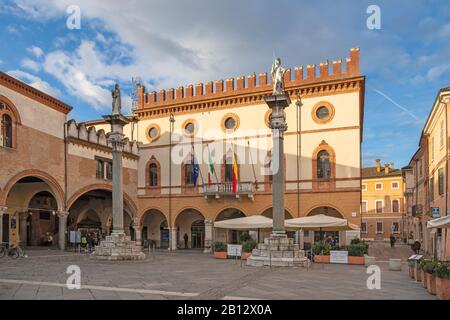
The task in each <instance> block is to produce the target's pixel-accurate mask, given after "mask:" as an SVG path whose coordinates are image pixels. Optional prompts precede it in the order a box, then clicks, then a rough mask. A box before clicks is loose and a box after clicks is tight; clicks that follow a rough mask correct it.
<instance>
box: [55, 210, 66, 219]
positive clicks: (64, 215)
mask: <svg viewBox="0 0 450 320" xmlns="http://www.w3.org/2000/svg"><path fill="white" fill-rule="evenodd" d="M56 214H57V215H58V217H59V218H60V219H63V218H67V217H68V216H69V211H57V212H56Z"/></svg>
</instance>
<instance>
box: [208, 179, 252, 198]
mask: <svg viewBox="0 0 450 320" xmlns="http://www.w3.org/2000/svg"><path fill="white" fill-rule="evenodd" d="M203 193H204V195H205V198H208V197H209V196H214V197H215V198H216V199H219V198H220V197H222V196H233V197H236V198H239V197H240V196H241V195H247V196H248V197H249V198H250V199H252V200H253V194H254V193H255V183H254V182H238V184H237V192H233V183H232V182H223V183H212V184H205V185H204V186H203Z"/></svg>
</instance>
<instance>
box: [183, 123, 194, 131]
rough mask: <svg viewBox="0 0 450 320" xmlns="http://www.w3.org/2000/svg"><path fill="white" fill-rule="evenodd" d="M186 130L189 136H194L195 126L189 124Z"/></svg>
mask: <svg viewBox="0 0 450 320" xmlns="http://www.w3.org/2000/svg"><path fill="white" fill-rule="evenodd" d="M184 130H186V132H187V133H188V134H193V133H194V130H195V126H194V124H193V123H192V122H189V123H187V124H186V126H185V127H184Z"/></svg>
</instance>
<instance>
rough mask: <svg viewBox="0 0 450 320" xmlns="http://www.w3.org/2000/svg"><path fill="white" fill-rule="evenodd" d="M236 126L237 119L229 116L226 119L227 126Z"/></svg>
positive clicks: (229, 127) (232, 127)
mask: <svg viewBox="0 0 450 320" xmlns="http://www.w3.org/2000/svg"><path fill="white" fill-rule="evenodd" d="M235 126H236V120H235V119H234V118H233V117H229V118H227V119H226V120H225V128H227V129H234V127H235Z"/></svg>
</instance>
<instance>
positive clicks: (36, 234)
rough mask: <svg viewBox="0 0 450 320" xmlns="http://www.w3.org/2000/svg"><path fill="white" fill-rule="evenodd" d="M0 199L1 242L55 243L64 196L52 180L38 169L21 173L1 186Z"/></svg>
mask: <svg viewBox="0 0 450 320" xmlns="http://www.w3.org/2000/svg"><path fill="white" fill-rule="evenodd" d="M0 197H1V198H0V203H1V205H0V240H1V241H3V242H5V243H12V244H14V243H22V245H25V244H27V245H41V244H44V243H46V244H55V243H57V239H58V234H59V229H60V228H59V219H58V217H59V215H60V213H61V212H62V211H63V209H64V193H63V191H62V189H61V187H60V185H59V184H58V182H57V181H56V179H55V178H53V177H52V176H50V175H49V174H47V173H45V172H43V171H40V170H25V171H23V172H20V173H18V174H16V175H15V176H14V177H12V178H11V179H10V180H9V181H8V182H7V183H6V184H5V187H4V189H3V192H2V194H0ZM44 238H45V239H46V240H44ZM50 240H51V241H50Z"/></svg>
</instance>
